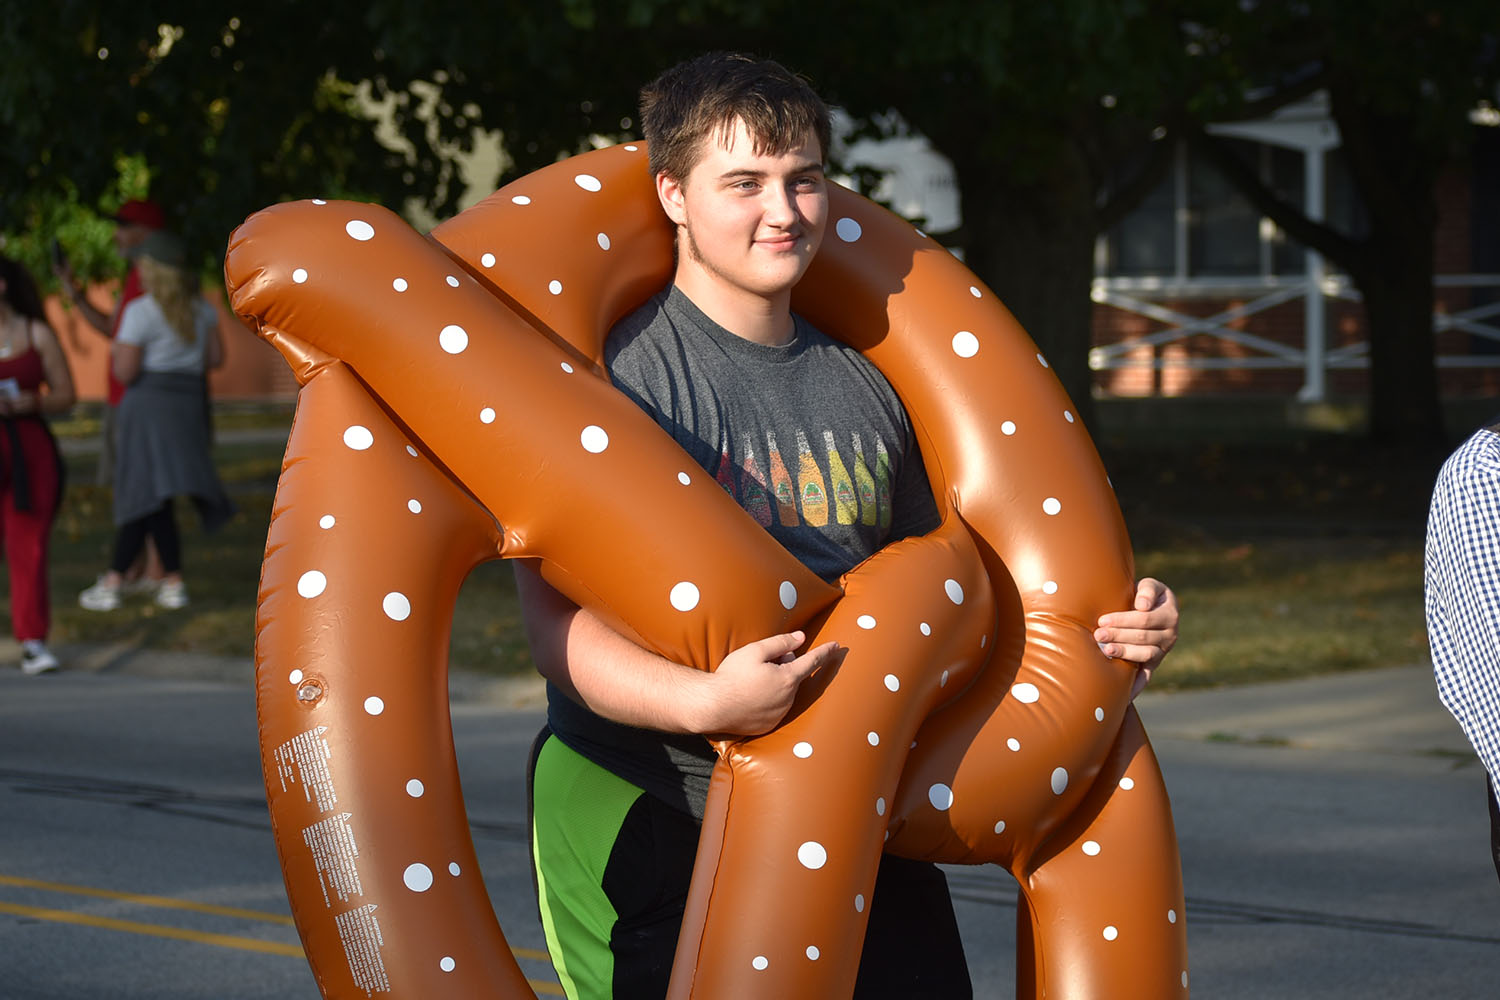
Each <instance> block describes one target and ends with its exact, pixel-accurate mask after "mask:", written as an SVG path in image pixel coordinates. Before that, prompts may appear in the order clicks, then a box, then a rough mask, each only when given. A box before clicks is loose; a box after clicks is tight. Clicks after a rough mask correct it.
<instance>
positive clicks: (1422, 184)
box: [1329, 78, 1448, 445]
mask: <svg viewBox="0 0 1500 1000" xmlns="http://www.w3.org/2000/svg"><path fill="white" fill-rule="evenodd" d="M1329 97H1330V100H1331V102H1332V109H1333V116H1334V119H1335V121H1337V122H1338V126H1339V134H1340V136H1341V138H1342V140H1343V144H1344V148H1345V151H1346V153H1347V154H1348V163H1349V170H1350V174H1351V176H1352V178H1353V180H1354V184H1355V187H1356V188H1357V190H1358V191H1359V194H1360V198H1361V199H1362V200H1363V201H1364V205H1365V208H1366V210H1367V211H1368V212H1369V217H1370V234H1369V236H1368V237H1366V238H1365V239H1363V240H1361V241H1360V243H1361V246H1360V247H1359V248H1358V249H1357V250H1356V251H1355V252H1354V254H1353V255H1352V259H1351V260H1349V261H1347V262H1343V263H1345V266H1346V267H1348V270H1349V274H1350V277H1352V278H1353V279H1354V282H1355V284H1356V285H1357V286H1358V288H1359V290H1360V294H1361V295H1363V296H1364V300H1365V322H1366V324H1367V326H1368V328H1369V332H1370V395H1369V400H1370V436H1371V437H1372V438H1373V439H1374V440H1375V441H1377V442H1379V443H1382V444H1393V445H1396V444H1416V445H1422V444H1431V443H1437V442H1441V441H1443V439H1444V438H1443V411H1442V405H1441V403H1440V402H1439V396H1438V384H1437V359H1436V355H1435V351H1434V349H1435V347H1436V343H1435V339H1436V338H1435V337H1434V335H1433V329H1432V307H1433V303H1434V299H1435V295H1434V291H1433V288H1434V286H1433V273H1432V272H1433V261H1434V258H1435V252H1434V244H1435V240H1436V233H1437V225H1438V209H1437V199H1436V190H1437V179H1438V174H1439V173H1440V172H1441V170H1442V165H1443V163H1444V161H1445V160H1446V158H1447V155H1448V154H1447V150H1446V149H1445V148H1444V147H1443V146H1442V145H1441V144H1440V142H1439V141H1438V140H1437V139H1436V138H1435V137H1433V136H1431V135H1427V134H1426V130H1424V129H1423V128H1422V124H1423V123H1422V122H1421V120H1420V119H1416V118H1414V117H1412V116H1411V115H1410V114H1409V113H1405V112H1399V111H1398V112H1394V113H1391V112H1382V110H1381V109H1379V108H1378V107H1376V106H1375V105H1372V104H1371V103H1370V102H1369V101H1368V100H1367V95H1366V94H1365V93H1364V91H1363V90H1362V89H1361V88H1360V87H1359V86H1358V85H1356V84H1352V83H1350V82H1349V80H1348V79H1345V78H1340V79H1336V80H1335V82H1334V83H1333V85H1331V86H1330V88H1329Z"/></svg>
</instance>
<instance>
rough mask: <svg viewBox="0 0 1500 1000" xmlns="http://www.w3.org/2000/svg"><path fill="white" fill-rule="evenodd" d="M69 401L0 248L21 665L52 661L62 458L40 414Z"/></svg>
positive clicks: (20, 272) (3, 490) (59, 364)
mask: <svg viewBox="0 0 1500 1000" xmlns="http://www.w3.org/2000/svg"><path fill="white" fill-rule="evenodd" d="M72 406H73V375H72V372H70V371H69V370H68V359H67V356H66V355H64V354H63V351H62V347H61V345H59V344H58V342H57V335H56V334H55V333H53V331H52V327H50V326H48V325H47V318H46V316H45V315H44V314H43V313H42V300H41V296H40V295H38V294H37V290H36V282H35V281H33V280H32V278H31V275H30V274H28V273H27V271H26V269H25V268H24V267H22V266H21V265H20V264H18V263H17V262H15V261H13V260H11V259H10V258H8V257H5V256H0V538H3V542H4V546H5V561H6V565H7V568H8V569H9V570H10V622H11V629H12V630H13V631H14V633H15V637H16V639H17V640H19V641H20V643H21V669H22V670H23V671H25V672H26V673H28V674H42V673H46V672H47V671H49V670H56V669H57V657H56V656H54V655H53V654H52V652H51V651H50V650H49V649H48V648H47V644H46V639H47V632H48V630H49V629H50V628H51V625H52V604H51V601H50V600H49V597H48V581H47V545H48V541H49V540H50V538H51V535H52V522H53V519H54V518H55V517H56V515H57V507H58V504H59V503H60V502H61V501H62V483H63V464H62V460H61V458H60V457H59V456H58V453H57V442H56V441H54V440H53V438H52V432H51V431H50V430H49V429H48V427H47V423H46V421H45V420H44V419H43V416H44V415H48V414H57V413H62V412H64V411H66V410H68V409H70V408H71V407H72Z"/></svg>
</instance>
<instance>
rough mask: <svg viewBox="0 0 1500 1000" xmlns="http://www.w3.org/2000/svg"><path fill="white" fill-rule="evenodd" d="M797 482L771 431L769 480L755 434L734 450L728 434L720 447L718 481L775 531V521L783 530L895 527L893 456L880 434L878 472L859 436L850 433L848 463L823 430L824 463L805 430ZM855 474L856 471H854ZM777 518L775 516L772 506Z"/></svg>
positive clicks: (744, 437) (800, 439) (758, 520)
mask: <svg viewBox="0 0 1500 1000" xmlns="http://www.w3.org/2000/svg"><path fill="white" fill-rule="evenodd" d="M796 433H797V478H796V479H795V480H793V479H792V476H791V474H790V473H789V471H788V470H787V466H786V462H785V461H784V460H783V459H782V457H781V450H780V449H779V448H778V447H777V445H776V435H775V434H774V433H773V432H771V431H767V432H766V453H765V467H767V468H769V469H770V480H769V481H767V478H766V475H765V473H763V472H762V471H761V468H762V459H761V456H760V454H757V452H756V448H755V445H756V440H755V437H754V435H751V434H744V435H742V436H741V447H740V448H739V449H736V450H735V453H736V454H738V455H739V458H738V459H736V458H735V457H734V456H733V455H732V454H731V451H730V445H729V441H728V438H727V436H725V437H723V438H721V440H720V444H719V464H718V468H717V469H716V470H715V471H714V480H715V481H716V482H717V483H718V484H719V485H720V486H722V487H723V488H724V491H725V492H726V493H728V494H729V495H730V497H732V498H733V499H734V501H735V503H737V504H739V505H740V507H741V508H742V509H743V510H744V511H745V512H746V513H747V514H749V515H750V516H751V517H753V518H754V519H755V521H756V523H757V524H760V525H762V526H763V527H770V526H771V523H772V521H773V519H774V520H777V521H779V522H780V523H781V526H782V527H785V528H794V527H798V526H800V525H808V526H810V527H814V528H824V527H827V526H828V525H830V524H844V525H853V524H865V525H879V526H880V528H881V530H886V529H889V528H890V525H891V458H890V452H889V451H888V450H887V449H886V446H885V441H884V439H882V438H881V437H880V436H879V435H876V436H875V472H874V474H873V475H872V474H871V472H870V468H869V466H868V465H867V464H866V460H865V451H864V441H862V440H861V439H860V436H859V434H858V433H857V432H854V433H851V434H850V443H851V444H852V445H853V449H852V451H851V452H850V453H849V460H848V461H846V460H845V457H844V454H845V453H844V452H843V451H841V450H840V448H839V446H838V444H839V443H838V441H837V440H836V439H835V437H834V433H833V431H831V430H824V431H823V432H822V434H821V437H822V439H823V449H822V450H823V456H824V457H823V460H822V461H821V462H820V461H819V456H818V455H817V454H816V453H815V452H814V451H813V449H812V444H811V440H816V438H812V439H811V440H810V439H809V435H808V433H807V432H806V431H803V430H798V431H797V432H796ZM851 470H852V471H851ZM773 506H774V508H775V514H774V515H773V514H772V507H773Z"/></svg>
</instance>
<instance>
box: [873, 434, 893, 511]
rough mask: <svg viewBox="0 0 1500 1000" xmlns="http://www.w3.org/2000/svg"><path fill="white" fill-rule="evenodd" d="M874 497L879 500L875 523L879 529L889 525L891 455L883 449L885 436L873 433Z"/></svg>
mask: <svg viewBox="0 0 1500 1000" xmlns="http://www.w3.org/2000/svg"><path fill="white" fill-rule="evenodd" d="M875 497H876V499H877V500H879V502H880V517H879V518H878V521H877V523H878V524H879V525H880V530H881V531H886V530H887V529H889V528H890V526H891V456H890V453H889V452H887V451H886V450H885V438H883V437H881V436H880V435H878V434H877V435H875Z"/></svg>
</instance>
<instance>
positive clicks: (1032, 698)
mask: <svg viewBox="0 0 1500 1000" xmlns="http://www.w3.org/2000/svg"><path fill="white" fill-rule="evenodd" d="M1010 693H1011V694H1012V695H1014V696H1015V699H1016V701H1019V702H1020V703H1021V704H1023V705H1034V704H1036V701H1037V699H1038V698H1040V697H1041V696H1042V692H1041V691H1040V690H1039V689H1038V688H1037V686H1036V685H1035V684H1027V683H1025V682H1024V681H1023V682H1022V683H1020V684H1013V685H1011V688H1010Z"/></svg>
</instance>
